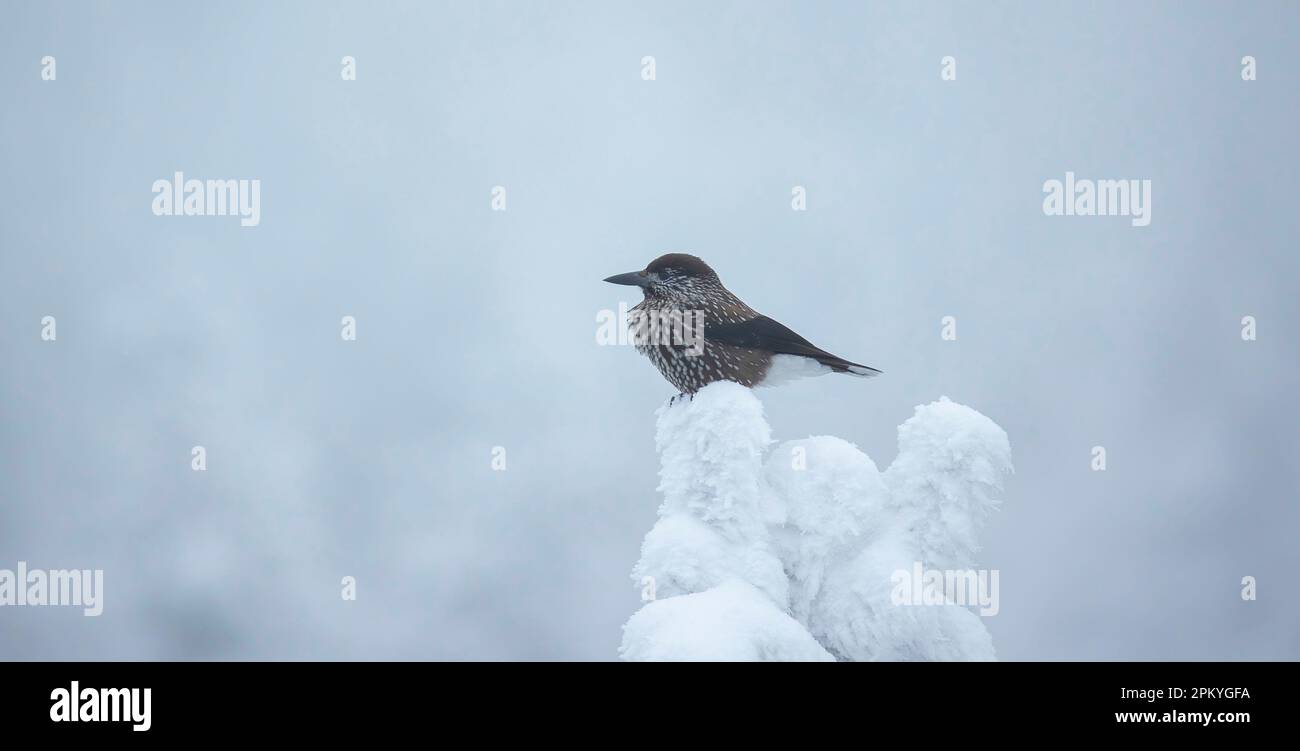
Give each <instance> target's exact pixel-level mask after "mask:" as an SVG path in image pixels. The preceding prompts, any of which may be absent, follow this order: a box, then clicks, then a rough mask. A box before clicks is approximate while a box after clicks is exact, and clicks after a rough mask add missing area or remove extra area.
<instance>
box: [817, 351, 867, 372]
mask: <svg viewBox="0 0 1300 751" xmlns="http://www.w3.org/2000/svg"><path fill="white" fill-rule="evenodd" d="M816 359H817V362H819V363H821V364H822V365H825V366H826V367H828V368H830V369H831V370H833V371H835V372H836V373H848V374H849V375H855V376H858V377H859V378H871V377H872V376H878V375H880V374H881V372H883V371H880V370H877V369H875V368H873V367H871V366H870V365H861V364H858V363H856V362H849V361H848V360H845V359H844V358H843V357H836V356H835V355H832V354H830V353H829V352H827V353H826V354H825V355H822V356H818V357H817V358H816Z"/></svg>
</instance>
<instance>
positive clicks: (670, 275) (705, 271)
mask: <svg viewBox="0 0 1300 751" xmlns="http://www.w3.org/2000/svg"><path fill="white" fill-rule="evenodd" d="M605 281H607V282H609V283H611V284H627V285H632V286H636V287H640V288H641V289H642V290H644V291H645V296H646V297H666V298H671V299H679V300H681V299H690V298H692V297H694V296H696V295H698V294H701V293H704V292H707V291H708V290H710V289H713V288H719V287H721V286H722V283H721V282H720V281H718V275H717V274H716V273H714V271H713V269H711V268H709V265H708V264H707V263H705V262H704V261H701V260H700V259H699V258H697V257H695V256H692V255H688V254H686V253H669V254H668V255H664V256H659V257H658V258H656V259H654V260H653V261H651V262H650V265H649V266H646V267H645V269H644V270H642V271H629V272H628V273H626V274H616V275H615V276H611V277H609V278H608V279H606V280H605Z"/></svg>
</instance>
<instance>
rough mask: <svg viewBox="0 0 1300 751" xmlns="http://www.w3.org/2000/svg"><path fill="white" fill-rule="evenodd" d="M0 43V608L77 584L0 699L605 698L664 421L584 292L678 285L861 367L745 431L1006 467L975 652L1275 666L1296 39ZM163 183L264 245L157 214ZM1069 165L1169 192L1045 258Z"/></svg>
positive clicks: (867, 17) (142, 32) (1165, 24)
mask: <svg viewBox="0 0 1300 751" xmlns="http://www.w3.org/2000/svg"><path fill="white" fill-rule="evenodd" d="M0 18H3V23H0V93H2V95H3V100H4V105H3V106H0V142H2V143H3V144H4V147H3V149H0V168H2V169H3V175H4V177H5V179H4V180H3V181H0V227H2V229H0V280H3V281H2V282H0V283H2V284H3V292H2V293H0V352H2V353H3V363H4V367H2V368H0V568H13V567H14V566H15V565H16V563H17V561H19V560H23V561H26V562H27V563H28V565H29V566H31V567H43V568H102V569H104V572H105V573H104V578H105V603H104V614H103V615H102V616H100V617H98V618H87V617H84V616H82V615H81V611H80V609H76V608H48V607H47V608H36V607H27V608H21V607H6V608H3V609H0V658H5V659H23V658H110V659H111V658H154V659H171V658H192V659H232V658H290V659H298V658H319V659H358V658H365V659H370V658H392V659H431V658H432V659H593V660H605V659H612V658H614V657H616V650H617V646H618V644H619V640H620V638H621V632H620V627H621V624H622V623H623V622H624V621H625V620H626V619H627V617H628V616H629V615H630V614H631V613H632V612H634V611H635V610H636V608H637V607H638V606H639V604H640V603H639V588H638V587H636V586H634V583H633V582H632V580H631V579H630V578H629V574H630V571H631V568H632V565H633V564H634V563H635V561H636V560H637V557H638V552H639V546H640V541H641V538H642V536H643V535H644V534H645V532H646V531H648V530H649V528H650V527H651V525H652V524H653V522H654V520H655V508H656V505H657V503H658V495H657V493H656V492H655V486H656V483H657V477H656V471H657V468H658V459H657V457H656V455H655V452H654V440H653V439H654V434H653V431H654V417H653V413H654V410H655V409H656V408H657V407H658V406H659V405H660V404H661V403H662V402H663V401H664V400H665V399H667V397H669V396H670V395H672V393H674V390H673V389H672V387H671V386H669V385H668V384H667V383H666V382H665V381H664V380H663V379H662V378H661V377H660V376H659V375H658V374H657V373H656V372H655V371H654V369H653V368H652V367H651V366H650V364H649V363H648V362H647V361H646V360H644V359H643V358H641V357H640V356H638V355H637V354H636V353H635V351H633V350H632V348H630V347H600V346H597V345H596V339H595V332H596V328H597V323H596V317H597V314H598V312H599V311H601V310H604V309H615V310H616V309H617V307H618V304H619V302H626V303H628V304H633V303H635V302H637V300H638V299H639V297H637V296H635V290H630V289H629V288H626V287H614V286H612V285H608V284H603V283H602V282H601V281H600V280H601V279H603V278H604V277H606V276H609V275H611V274H614V273H620V272H624V271H631V270H634V269H637V268H641V267H643V266H644V265H645V264H646V263H647V262H648V261H649V260H651V259H652V258H654V257H655V256H658V255H660V254H662V253H665V252H672V251H683V252H691V253H695V254H697V255H700V256H702V257H703V258H704V259H705V260H706V261H708V262H709V263H710V264H711V265H712V266H713V267H714V268H715V269H717V270H718V272H719V273H720V275H721V277H722V279H723V281H724V282H725V283H726V284H727V286H728V287H729V288H730V289H731V290H732V291H734V292H735V293H737V294H738V295H739V296H740V297H742V298H743V299H744V300H745V301H746V302H747V303H749V304H750V305H752V306H753V307H755V308H756V309H758V310H760V311H762V312H764V313H766V314H768V315H770V316H772V317H774V318H777V319H778V320H780V321H782V322H783V323H785V324H786V325H788V326H790V327H791V328H793V329H795V330H796V331H798V332H800V333H801V334H803V335H804V336H806V337H808V338H809V339H811V340H812V341H813V342H815V343H816V344H818V345H820V346H823V347H825V348H826V349H828V350H830V351H832V352H835V353H836V354H839V355H842V356H844V357H847V358H849V359H851V360H854V361H857V362H863V363H866V364H869V365H872V366H875V367H877V368H880V369H882V370H884V375H883V376H881V377H879V378H875V379H872V380H870V381H863V380H860V379H851V378H838V377H826V378H821V379H816V380H811V381H804V382H801V383H797V384H794V385H791V386H787V387H783V388H782V389H779V390H765V391H762V392H760V398H761V399H762V400H763V402H764V404H765V407H766V410H767V415H768V419H769V421H770V422H771V424H772V427H773V431H774V434H775V437H776V438H778V439H782V440H784V439H789V438H799V437H804V436H807V435H835V436H839V437H842V438H844V439H846V440H849V441H852V442H854V443H856V444H857V445H858V446H859V447H861V448H862V449H863V450H864V451H866V452H867V453H868V454H869V455H871V457H872V458H873V459H874V460H875V461H876V463H877V464H878V465H879V466H880V467H881V468H882V469H883V468H884V467H885V466H887V465H888V464H889V462H890V461H891V460H892V459H893V457H894V454H895V453H896V445H895V440H896V433H895V430H896V426H897V425H898V424H899V423H901V422H902V421H903V420H905V419H906V418H907V417H908V416H910V414H911V413H912V409H913V407H914V406H915V405H917V404H922V403H927V402H930V401H933V400H935V399H938V398H939V397H940V396H941V395H946V396H949V397H950V398H952V399H954V400H956V401H959V402H961V403H963V404H967V405H969V406H971V407H973V408H975V409H977V410H979V411H981V412H983V413H984V414H986V415H988V416H989V417H990V418H992V419H993V420H995V421H996V422H997V423H998V424H1000V425H1001V426H1002V427H1003V428H1004V429H1005V430H1006V431H1007V433H1008V435H1009V436H1010V439H1011V445H1012V451H1013V457H1014V461H1015V466H1016V475H1015V477H1014V479H1013V480H1012V482H1011V484H1010V486H1009V488H1008V492H1007V498H1006V502H1005V504H1004V506H1003V509H1002V511H1001V512H1000V513H999V514H997V515H996V516H995V517H993V518H992V520H991V521H990V524H989V527H988V529H987V531H986V533H985V536H984V541H985V550H984V552H983V554H982V557H981V565H983V566H986V567H988V568H996V569H999V570H1000V572H1001V609H1000V612H999V614H998V615H997V616H996V617H992V618H989V619H986V623H987V625H988V627H989V630H990V632H991V633H992V635H993V641H994V645H995V646H996V648H997V650H998V653H999V656H1000V657H1001V658H1003V659H1051V658H1063V659H1089V660H1090V659H1173V658H1200V659H1239V658H1254V659H1277V658H1285V659H1297V658H1300V603H1298V602H1297V599H1296V597H1294V595H1295V594H1296V586H1295V584H1294V575H1295V572H1296V571H1297V569H1298V568H1300V552H1297V550H1298V548H1297V546H1296V544H1295V536H1296V532H1297V530H1298V529H1300V511H1298V510H1297V503H1296V500H1297V499H1296V488H1297V487H1300V468H1298V463H1297V461H1296V457H1297V448H1298V447H1297V440H1296V426H1297V425H1300V408H1298V407H1297V405H1296V399H1295V386H1296V376H1295V372H1296V366H1297V359H1298V358H1297V351H1298V350H1297V344H1296V332H1297V330H1298V328H1300V303H1297V301H1296V294H1295V291H1296V289H1297V281H1298V279H1297V276H1298V272H1300V261H1297V256H1296V237H1297V229H1298V227H1297V212H1296V210H1295V207H1294V202H1295V198H1294V197H1295V179H1296V174H1297V167H1300V164H1298V160H1297V138H1296V133H1297V132H1300V106H1298V105H1297V96H1296V92H1297V91H1300V85H1298V84H1300V81H1297V68H1300V61H1297V58H1296V54H1295V45H1294V39H1293V37H1294V31H1295V29H1296V28H1297V23H1296V22H1297V20H1300V12H1298V11H1297V10H1296V6H1295V5H1294V4H1291V3H1284V2H1276V3H1249V4H1241V5H1237V4H1233V5H1228V4H1221V3H1210V2H1187V3H1181V2H1180V3H1172V2H1167V3H1138V4H1133V3H1123V2H1109V3H1098V4H1095V5H1089V6H1086V7H1085V6H1079V7H1074V6H1070V7H1066V6H1064V5H1057V4H1050V5H1048V6H1046V7H1040V5H1039V4H1035V3H1027V2H1026V3H995V4H987V5H986V4H973V3H952V4H948V3H924V4H920V3H916V4H913V3H807V4H793V3H791V4H775V3H755V2H731V3H726V2H709V3H666V2H656V3H617V4H613V3H610V4H605V3H594V2H593V3H551V2H548V3H523V2H513V3H471V2H455V3H444V4H432V3H405V4H404V3H381V4H374V5H366V4H343V3H306V2H303V3H297V4H292V3H251V2H249V3H219V4H208V5H198V4H181V5H177V4H167V3H155V2H148V3H130V4H121V3H97V4H92V3H63V4H43V3H42V4H36V3H23V4H19V3H7V4H5V5H4V6H3V8H2V9H0ZM45 55H53V56H55V57H56V58H57V74H58V77H57V80H56V81H42V80H41V77H40V70H41V64H40V60H41V58H42V57H43V56H45ZM345 55H350V56H353V57H355V59H356V61H357V80H356V81H343V80H341V78H340V68H341V66H340V60H341V58H342V57H343V56H345ZM647 55H649V56H654V58H655V61H656V80H654V81H645V80H642V78H641V59H642V58H643V57H644V56H647ZM949 55H951V56H953V57H955V58H956V61H957V73H958V75H957V80H956V81H949V82H945V81H942V80H941V79H940V75H939V73H940V60H941V58H943V57H944V56H949ZM1245 55H1252V56H1254V57H1255V58H1256V59H1257V64H1258V80H1255V81H1250V82H1246V81H1243V80H1242V78H1241V75H1240V71H1241V63H1240V61H1241V58H1242V57H1243V56H1245ZM178 170H180V171H184V172H185V174H186V175H187V176H188V177H197V178H200V179H226V178H250V179H251V178H256V179H259V180H260V181H261V222H260V225H259V226H257V227H254V228H241V227H240V225H239V221H238V220H237V219H236V218H232V217H157V216H154V215H153V214H152V213H151V211H150V203H151V199H152V194H151V192H150V186H151V185H152V183H153V181H154V180H157V179H160V178H161V179H170V177H171V175H172V173H173V172H175V171H178ZM1067 171H1072V172H1074V173H1075V174H1076V175H1077V176H1079V177H1086V178H1092V179H1112V178H1113V179H1149V180H1151V181H1152V186H1153V187H1152V191H1153V200H1152V221H1151V224H1150V226H1148V227H1133V226H1131V224H1130V222H1129V220H1128V219H1127V218H1119V217H1090V218H1085V217H1055V216H1045V215H1044V213H1043V210H1042V199H1043V193H1042V185H1043V182H1044V181H1045V180H1049V179H1063V178H1064V176H1065V173H1066V172H1067ZM496 185H501V186H504V187H505V188H506V189H507V195H508V204H507V205H508V208H507V210H506V211H503V212H494V211H492V210H491V208H490V199H491V194H490V191H491V189H492V188H493V186H496ZM796 185H801V186H805V187H806V189H807V195H808V209H807V211H805V212H796V211H792V210H791V207H790V196H791V188H792V187H793V186H796ZM630 294H631V295H634V296H631V297H629V295H630ZM46 315H51V316H54V317H55V318H56V319H57V326H58V339H57V341H56V342H45V341H42V340H41V338H40V329H41V325H40V321H41V318H42V317H43V316H46ZM345 315H352V316H355V317H356V319H357V334H358V338H357V340H356V341H355V342H344V341H342V340H341V338H340V336H339V329H340V318H341V317H342V316H345ZM1246 315H1251V316H1254V317H1255V318H1256V320H1257V322H1258V340H1257V341H1253V342H1246V341H1243V340H1242V338H1241V336H1240V331H1241V323H1240V322H1241V318H1242V317H1243V316H1246ZM944 316H954V317H955V318H956V320H957V333H958V338H957V340H956V341H943V340H942V339H941V338H940V336H939V333H940V320H941V319H942V318H943V317H944ZM195 445H202V446H204V447H205V448H206V449H207V454H208V470H207V471H206V472H194V471H192V470H191V469H190V449H191V447H192V446H195ZM1098 445H1100V446H1104V447H1105V448H1106V450H1107V463H1108V468H1107V470H1106V471H1105V472H1094V471H1092V470H1091V469H1090V462H1091V458H1092V455H1091V450H1092V447H1093V446H1098ZM494 446H502V447H505V449H506V451H507V460H508V469H507V471H505V472H494V471H492V469H491V465H490V462H491V451H492V448H493V447H494ZM344 576H353V577H355V578H356V580H357V600H356V601H355V602H345V601H342V600H341V598H340V595H339V590H340V579H341V577H344ZM1244 576H1253V577H1255V578H1256V580H1257V582H1258V600H1257V601H1254V602H1244V601H1243V600H1242V599H1241V597H1240V590H1241V579H1242V577H1244Z"/></svg>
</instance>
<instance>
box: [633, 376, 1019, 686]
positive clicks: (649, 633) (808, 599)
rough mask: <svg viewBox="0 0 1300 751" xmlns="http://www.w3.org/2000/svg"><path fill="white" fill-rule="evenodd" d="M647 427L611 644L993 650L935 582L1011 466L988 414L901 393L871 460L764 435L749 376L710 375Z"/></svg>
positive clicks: (784, 656) (761, 650)
mask: <svg viewBox="0 0 1300 751" xmlns="http://www.w3.org/2000/svg"><path fill="white" fill-rule="evenodd" d="M656 443H657V445H658V449H659V454H660V457H661V465H662V466H661V469H660V484H659V490H660V492H662V493H663V503H662V504H661V506H660V508H659V520H658V522H657V523H656V524H655V526H654V528H653V529H651V530H650V532H649V533H648V534H647V535H646V537H645V541H644V543H643V544H642V548H641V560H640V561H639V562H638V563H637V565H636V568H635V569H634V571H633V578H634V579H635V581H636V582H637V586H638V587H639V588H641V589H642V590H643V592H645V593H646V595H647V597H646V599H647V600H648V602H647V603H646V604H645V605H644V607H642V608H641V609H640V610H639V611H638V612H637V613H636V614H634V615H633V616H632V617H631V619H629V620H628V622H627V624H626V625H625V626H624V634H623V644H622V647H621V648H620V652H621V654H622V656H623V657H624V658H625V659H629V660H692V659H695V660H698V659H705V660H713V659H717V660H728V659H731V660H830V659H850V660H909V659H923V660H987V659H993V656H994V652H993V645H992V642H991V640H990V638H989V634H988V631H987V630H986V629H985V627H984V624H983V623H982V622H981V620H980V616H978V615H976V614H975V612H973V611H972V610H970V609H968V608H967V607H963V605H973V604H977V603H974V602H969V601H966V600H964V599H963V595H962V592H960V591H958V592H956V597H954V591H953V590H952V589H951V584H952V583H953V581H952V572H954V571H957V572H959V573H960V572H963V571H968V572H969V573H970V574H972V575H974V574H975V572H974V571H973V570H972V569H971V567H972V566H973V565H974V562H975V554H976V552H977V551H978V549H979V548H978V533H979V531H980V528H981V526H982V524H983V522H984V520H985V518H986V517H987V516H988V514H989V512H990V511H992V510H993V509H995V508H997V506H998V504H999V503H1000V500H1001V492H1002V481H1003V478H1004V477H1005V476H1006V475H1007V474H1008V473H1010V472H1011V471H1012V468H1011V450H1010V446H1009V443H1008V441H1007V437H1006V433H1004V432H1003V431H1002V429H1001V428H999V427H998V426H997V425H996V424H995V423H994V422H993V421H992V420H990V419H988V418H987V417H985V416H984V415H982V414H980V413H978V412H976V411H975V410H972V409H970V408H968V407H964V406H962V405H959V404H956V403H954V402H951V401H949V400H947V399H946V398H945V399H941V400H940V401H938V402H934V403H931V404H928V405H924V406H920V407H917V408H916V413H915V414H914V415H913V416H912V417H911V418H910V419H908V420H907V421H906V422H905V423H903V425H901V426H900V427H899V429H898V447H899V453H898V456H897V458H896V459H895V460H894V462H893V464H892V465H890V467H889V469H888V470H886V471H885V472H884V473H883V474H882V473H881V472H880V471H879V470H878V469H877V468H876V465H875V463H874V462H873V461H872V460H871V458H870V457H868V456H867V455H866V454H864V453H862V452H861V451H859V450H858V449H857V447H855V446H854V445H853V444H851V443H848V442H847V441H843V440H841V439H839V438H833V437H825V436H823V437H815V438H806V439H803V440H795V441H787V442H785V443H782V444H779V445H777V446H775V447H774V446H773V445H772V443H773V442H772V437H771V430H770V428H769V426H768V424H767V421H766V420H765V419H764V417H763V407H762V404H761V403H760V402H759V400H758V398H757V397H756V396H755V395H754V393H753V392H752V391H750V390H749V389H747V388H744V387H742V386H739V385H736V384H734V383H729V382H718V383H714V384H711V385H709V386H708V387H706V388H704V389H702V390H701V391H700V392H698V393H697V394H696V395H695V398H694V399H691V400H688V401H680V400H679V401H678V402H677V403H676V404H673V405H671V406H665V407H663V408H662V409H661V410H660V412H659V426H658V434H657V436H656ZM914 571H915V572H917V573H918V574H920V573H922V572H924V573H925V576H923V577H922V578H923V579H924V581H923V582H918V581H914V579H915V578H916V577H915V576H913V575H912V572H914ZM904 572H906V576H904ZM931 572H934V573H933V574H931ZM943 572H948V573H949V581H948V585H949V586H948V587H945V586H944V582H943V581H942V580H941V579H940V580H937V581H936V580H935V579H934V578H933V577H942V575H943ZM957 580H958V582H959V583H960V582H961V580H962V577H961V576H958V577H957ZM970 581H971V582H972V583H974V582H975V580H974V579H971V580H970ZM986 583H987V582H982V583H981V584H982V585H983V584H986ZM993 585H994V589H993V596H994V599H996V574H995V575H994V578H993ZM981 592H982V593H984V594H987V586H983V587H982V589H981ZM927 603H928V604H927ZM985 604H986V605H987V603H985ZM990 610H991V611H993V612H996V603H994V604H993V606H992V607H991V608H989V607H986V608H985V611H986V612H987V611H990Z"/></svg>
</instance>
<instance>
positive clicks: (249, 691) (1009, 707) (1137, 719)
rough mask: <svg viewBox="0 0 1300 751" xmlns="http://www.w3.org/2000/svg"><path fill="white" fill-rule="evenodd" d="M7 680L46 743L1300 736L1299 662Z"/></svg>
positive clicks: (548, 667) (153, 666) (233, 669)
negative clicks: (701, 730)
mask: <svg viewBox="0 0 1300 751" xmlns="http://www.w3.org/2000/svg"><path fill="white" fill-rule="evenodd" d="M4 674H5V680H4V681H0V721H2V722H3V723H4V727H5V728H6V729H8V730H10V731H18V730H21V731H25V732H27V733H31V734H32V737H34V738H36V739H39V740H44V739H49V740H63V739H72V738H73V737H76V738H78V739H81V740H93V739H95V738H104V739H109V737H110V736H116V737H118V738H119V739H120V738H122V737H123V736H127V737H133V738H141V739H143V738H157V737H166V738H178V739H179V738H202V739H205V740H206V739H225V738H230V739H236V738H256V737H261V736H263V735H280V734H291V735H292V736H294V737H296V738H300V739H308V738H316V737H319V738H322V739H337V738H338V737H341V736H348V737H357V738H365V737H375V738H379V737H385V736H388V735H391V734H393V733H398V732H408V731H409V732H420V731H427V730H428V729H429V727H430V724H431V723H436V724H437V725H438V727H439V733H445V732H451V731H454V730H457V729H461V730H465V731H475V732H483V731H485V730H486V731H490V732H492V733H498V732H500V731H503V730H504V731H509V730H511V729H514V730H526V729H527V728H530V727H540V726H542V725H539V723H541V724H544V725H545V726H552V725H554V724H555V723H556V722H561V721H562V722H565V723H578V725H575V729H580V728H581V727H584V726H586V725H589V726H590V727H591V728H592V729H593V731H595V729H596V728H597V727H598V726H599V725H601V724H604V722H605V721H606V720H610V719H613V720H618V721H626V722H628V723H631V725H630V727H637V728H647V729H651V728H658V729H659V730H661V731H662V730H663V729H664V728H665V723H668V722H670V721H672V718H673V717H674V716H678V717H680V718H682V719H683V720H690V721H691V722H695V721H697V720H716V721H718V722H724V723H727V724H728V725H729V726H731V725H734V729H735V730H737V731H739V732H752V731H754V730H763V729H764V728H766V727H767V726H768V725H770V724H771V723H774V722H775V723H778V724H780V725H782V727H783V729H785V730H790V731H795V732H796V733H797V726H798V725H801V724H810V730H812V729H818V728H821V729H825V728H826V727H831V726H840V725H842V724H843V723H844V722H846V721H848V720H852V721H853V722H854V723H858V722H871V723H880V726H881V728H882V729H884V728H888V729H890V730H891V731H893V730H896V731H898V732H901V733H904V734H905V735H906V734H909V733H912V732H920V733H922V734H923V735H924V734H928V733H944V734H952V735H953V736H954V737H957V736H961V737H966V736H967V735H969V734H970V733H972V732H973V733H975V734H976V735H979V736H981V737H994V736H990V735H989V734H990V733H996V734H998V735H1002V734H1007V735H1011V736H1015V735H1017V734H1021V733H1025V734H1037V733H1041V732H1044V731H1047V732H1052V733H1056V734H1059V735H1058V737H1071V736H1072V735H1073V734H1075V733H1084V734H1089V735H1091V734H1095V733H1099V732H1101V733H1107V734H1113V735H1115V736H1117V737H1124V736H1132V735H1134V734H1140V735H1141V736H1143V737H1160V736H1164V735H1170V734H1176V735H1177V737H1180V738H1187V737H1192V736H1206V735H1209V736H1214V737H1221V738H1227V737H1240V736H1242V734H1254V733H1256V732H1258V731H1268V732H1272V733H1276V732H1278V731H1283V730H1285V729H1286V728H1288V727H1289V726H1290V724H1291V723H1290V720H1291V711H1292V706H1293V704H1294V701H1295V697H1296V693H1295V688H1294V680H1295V677H1296V669H1295V664H1294V663H993V664H951V663H946V664H930V663H876V664H856V665H850V664H833V665H810V664H807V665H790V664H786V665H755V664H741V665H716V664H709V665H705V664H688V665H680V664H678V665H666V664H652V665H627V664H560V663H525V664H505V663H489V664H471V663H271V662H258V663H139V662H120V663H66V662H65V663H11V664H8V665H6V666H5V667H4ZM602 718H604V719H602ZM485 721H486V723H487V724H485ZM826 723H830V725H827V724H826ZM764 732H765V731H764ZM819 732H820V731H819Z"/></svg>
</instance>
